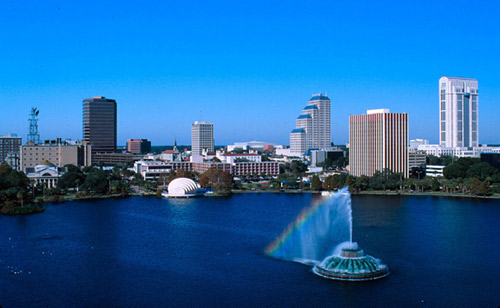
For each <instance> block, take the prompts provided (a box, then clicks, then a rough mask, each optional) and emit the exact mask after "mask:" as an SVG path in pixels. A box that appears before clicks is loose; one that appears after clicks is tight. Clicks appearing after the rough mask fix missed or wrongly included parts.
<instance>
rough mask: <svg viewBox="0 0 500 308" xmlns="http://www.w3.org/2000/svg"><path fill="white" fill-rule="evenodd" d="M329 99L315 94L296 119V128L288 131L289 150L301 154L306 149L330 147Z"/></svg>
mask: <svg viewBox="0 0 500 308" xmlns="http://www.w3.org/2000/svg"><path fill="white" fill-rule="evenodd" d="M330 104H331V102H330V99H329V98H328V97H327V96H326V95H323V94H315V95H313V97H312V98H311V99H310V100H309V103H308V104H307V106H306V107H305V108H304V109H302V114H301V115H300V116H299V117H298V118H297V120H296V128H295V129H294V130H292V132H291V133H290V152H291V153H297V154H300V155H302V154H303V153H304V152H306V151H307V150H308V149H328V148H330V147H331V140H332V122H331V111H330Z"/></svg>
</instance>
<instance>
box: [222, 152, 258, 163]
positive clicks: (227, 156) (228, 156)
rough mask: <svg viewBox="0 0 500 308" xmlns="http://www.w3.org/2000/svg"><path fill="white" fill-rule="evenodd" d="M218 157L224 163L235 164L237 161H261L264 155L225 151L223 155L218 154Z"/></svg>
mask: <svg viewBox="0 0 500 308" xmlns="http://www.w3.org/2000/svg"><path fill="white" fill-rule="evenodd" d="M217 158H218V159H220V161H221V162H223V163H228V164H233V163H235V161H237V160H240V161H247V162H256V163H260V162H261V161H262V156H261V155H259V154H246V153H242V154H234V153H224V154H221V155H217Z"/></svg>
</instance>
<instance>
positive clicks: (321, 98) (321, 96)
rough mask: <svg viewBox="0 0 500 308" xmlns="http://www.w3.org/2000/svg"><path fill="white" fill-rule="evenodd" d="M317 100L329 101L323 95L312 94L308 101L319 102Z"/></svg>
mask: <svg viewBox="0 0 500 308" xmlns="http://www.w3.org/2000/svg"><path fill="white" fill-rule="evenodd" d="M319 100H328V101H329V100H330V99H329V98H328V96H326V95H323V94H321V93H320V94H314V95H313V97H311V99H310V100H309V101H319Z"/></svg>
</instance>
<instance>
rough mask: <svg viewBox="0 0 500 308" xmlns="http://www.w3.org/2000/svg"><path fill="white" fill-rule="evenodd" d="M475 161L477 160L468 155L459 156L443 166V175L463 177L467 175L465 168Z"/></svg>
mask: <svg viewBox="0 0 500 308" xmlns="http://www.w3.org/2000/svg"><path fill="white" fill-rule="evenodd" d="M475 161H477V160H473V159H472V158H469V157H462V158H459V159H458V160H457V161H455V162H453V163H451V164H450V165H448V166H447V167H446V168H444V170H443V175H444V177H445V178H447V179H456V178H462V179H464V178H466V177H467V170H468V169H469V167H471V166H472V165H473V164H474V162H475Z"/></svg>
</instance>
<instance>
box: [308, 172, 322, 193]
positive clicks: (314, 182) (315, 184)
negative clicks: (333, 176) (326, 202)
mask: <svg viewBox="0 0 500 308" xmlns="http://www.w3.org/2000/svg"><path fill="white" fill-rule="evenodd" d="M322 187H323V184H322V183H321V180H320V179H319V177H318V176H317V175H313V176H312V178H311V189H312V190H321V188H322Z"/></svg>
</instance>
